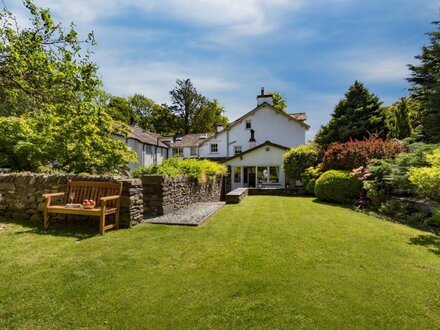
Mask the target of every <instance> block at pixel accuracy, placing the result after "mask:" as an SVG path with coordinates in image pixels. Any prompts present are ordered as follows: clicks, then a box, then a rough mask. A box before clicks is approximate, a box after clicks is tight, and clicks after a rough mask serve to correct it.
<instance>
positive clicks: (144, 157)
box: [113, 136, 168, 170]
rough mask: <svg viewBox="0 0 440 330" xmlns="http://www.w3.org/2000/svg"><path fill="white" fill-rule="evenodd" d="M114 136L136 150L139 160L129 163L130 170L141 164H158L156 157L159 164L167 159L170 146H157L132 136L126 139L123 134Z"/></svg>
mask: <svg viewBox="0 0 440 330" xmlns="http://www.w3.org/2000/svg"><path fill="white" fill-rule="evenodd" d="M113 137H114V138H115V139H117V140H120V141H122V142H124V143H126V144H127V145H128V147H129V149H130V150H133V151H135V152H136V155H137V158H138V162H130V163H128V167H129V168H130V170H132V169H135V168H137V167H140V166H150V165H154V164H156V159H157V164H160V163H162V161H163V160H164V159H166V155H167V149H168V148H162V147H156V146H154V145H151V144H145V143H142V142H139V141H138V140H135V139H130V138H129V139H126V138H124V137H121V136H113ZM156 151H157V152H156ZM162 151H163V153H162Z"/></svg>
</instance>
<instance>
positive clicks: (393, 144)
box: [323, 135, 405, 170]
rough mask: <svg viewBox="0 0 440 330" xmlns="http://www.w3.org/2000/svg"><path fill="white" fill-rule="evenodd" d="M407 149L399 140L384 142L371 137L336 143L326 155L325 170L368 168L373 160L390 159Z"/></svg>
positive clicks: (324, 160) (375, 136) (377, 137)
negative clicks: (368, 164)
mask: <svg viewBox="0 0 440 330" xmlns="http://www.w3.org/2000/svg"><path fill="white" fill-rule="evenodd" d="M404 151H405V147H404V146H403V145H402V144H401V143H400V142H399V141H397V140H392V141H386V140H382V139H381V138H380V137H379V136H378V135H371V136H370V137H369V138H368V139H366V140H363V141H353V140H352V141H349V142H345V143H334V144H332V145H331V146H330V147H329V148H328V149H327V150H326V151H325V153H324V159H323V167H324V170H332V169H333V170H352V169H354V168H357V167H360V166H366V165H367V163H368V161H369V160H371V159H389V158H394V157H395V156H396V155H397V154H399V153H401V152H404Z"/></svg>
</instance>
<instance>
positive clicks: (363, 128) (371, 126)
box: [316, 81, 387, 147]
mask: <svg viewBox="0 0 440 330" xmlns="http://www.w3.org/2000/svg"><path fill="white" fill-rule="evenodd" d="M381 105H382V102H381V101H380V100H379V98H378V97H377V96H376V95H374V94H372V93H370V92H369V91H368V89H367V88H365V87H364V85H363V84H362V83H360V82H358V81H355V83H354V84H353V85H352V86H351V87H350V88H349V89H348V92H347V93H346V94H345V97H344V98H343V99H342V100H340V101H339V103H338V104H337V105H336V106H335V109H334V112H333V114H332V119H331V120H330V122H329V123H328V124H327V125H325V126H322V127H321V129H320V130H319V132H318V134H317V135H316V142H317V143H318V144H319V145H321V146H323V147H327V146H329V145H330V144H331V143H333V142H347V141H349V140H350V139H352V140H363V139H365V138H367V137H369V136H370V135H371V134H373V133H376V134H378V135H379V136H380V137H386V134H387V129H386V127H385V123H384V113H383V109H382V108H381Z"/></svg>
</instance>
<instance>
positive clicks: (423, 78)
mask: <svg viewBox="0 0 440 330" xmlns="http://www.w3.org/2000/svg"><path fill="white" fill-rule="evenodd" d="M432 24H433V25H434V26H435V27H436V31H434V32H430V33H427V35H428V36H429V39H430V42H431V44H430V45H429V46H424V47H422V53H421V54H420V55H417V56H416V57H415V58H416V59H417V60H418V61H419V62H420V64H419V65H408V67H409V69H410V71H411V77H410V78H408V81H409V82H410V83H412V87H411V88H410V92H411V95H412V96H413V97H414V98H416V99H417V100H419V101H420V103H421V104H422V108H421V109H420V110H421V111H420V114H419V119H420V133H421V138H422V140H423V141H425V142H430V143H437V142H440V129H439V127H440V64H439V63H440V21H435V22H432Z"/></svg>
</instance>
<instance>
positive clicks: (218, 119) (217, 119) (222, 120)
mask: <svg viewBox="0 0 440 330" xmlns="http://www.w3.org/2000/svg"><path fill="white" fill-rule="evenodd" d="M224 112H225V110H224V107H223V106H221V105H220V104H219V103H218V101H217V100H215V99H214V100H213V101H209V100H205V102H203V104H202V106H201V107H200V108H199V109H197V110H196V113H195V115H194V120H193V124H192V125H191V133H204V132H216V130H217V125H222V126H223V127H226V126H227V125H228V118H227V117H226V116H224Z"/></svg>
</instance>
